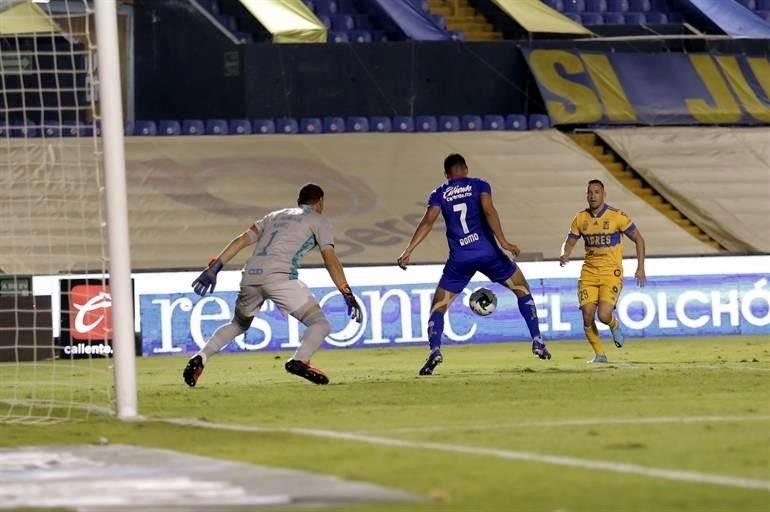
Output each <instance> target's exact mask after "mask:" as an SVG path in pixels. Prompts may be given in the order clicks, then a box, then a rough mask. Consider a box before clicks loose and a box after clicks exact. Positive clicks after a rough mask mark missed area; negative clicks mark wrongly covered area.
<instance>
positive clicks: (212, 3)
mask: <svg viewBox="0 0 770 512" xmlns="http://www.w3.org/2000/svg"><path fill="white" fill-rule="evenodd" d="M199 2H200V4H201V5H202V6H203V8H204V9H206V10H207V11H209V12H210V13H212V14H219V13H220V12H222V7H221V6H220V5H219V0H199Z"/></svg>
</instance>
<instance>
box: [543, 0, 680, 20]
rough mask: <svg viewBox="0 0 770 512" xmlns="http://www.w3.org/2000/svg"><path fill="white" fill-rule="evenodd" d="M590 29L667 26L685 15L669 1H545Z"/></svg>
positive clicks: (544, 0)
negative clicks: (673, 8)
mask: <svg viewBox="0 0 770 512" xmlns="http://www.w3.org/2000/svg"><path fill="white" fill-rule="evenodd" d="M542 2H543V3H545V4H546V5H548V6H549V7H551V8H552V9H555V10H557V11H559V12H561V13H563V14H564V15H565V16H567V17H569V18H570V19H572V20H574V21H577V22H578V23H582V24H583V25H586V26H595V25H646V24H649V25H664V24H667V23H681V22H682V15H681V13H679V12H676V11H675V10H672V9H671V6H669V3H668V2H667V1H666V0H542Z"/></svg>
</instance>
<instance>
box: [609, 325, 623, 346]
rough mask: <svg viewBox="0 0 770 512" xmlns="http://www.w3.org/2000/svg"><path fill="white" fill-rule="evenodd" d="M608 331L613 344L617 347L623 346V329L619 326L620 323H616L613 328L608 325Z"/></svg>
mask: <svg viewBox="0 0 770 512" xmlns="http://www.w3.org/2000/svg"><path fill="white" fill-rule="evenodd" d="M610 332H611V333H612V341H614V342H615V346H616V347H618V348H623V344H624V343H625V341H626V338H625V336H623V331H622V330H621V328H620V324H618V325H617V327H615V328H614V329H613V328H611V327H610Z"/></svg>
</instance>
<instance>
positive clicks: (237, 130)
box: [229, 119, 272, 135]
mask: <svg viewBox="0 0 770 512" xmlns="http://www.w3.org/2000/svg"><path fill="white" fill-rule="evenodd" d="M271 122H272V121H271ZM229 133H230V135H248V134H250V133H251V123H250V122H249V120H248V119H231V120H230V127H229Z"/></svg>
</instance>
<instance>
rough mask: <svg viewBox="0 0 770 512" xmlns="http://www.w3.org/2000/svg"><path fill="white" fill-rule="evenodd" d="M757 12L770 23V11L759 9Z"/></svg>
mask: <svg viewBox="0 0 770 512" xmlns="http://www.w3.org/2000/svg"><path fill="white" fill-rule="evenodd" d="M757 14H758V15H759V16H760V17H761V18H762V19H763V20H765V21H767V22H768V23H770V11H757Z"/></svg>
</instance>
